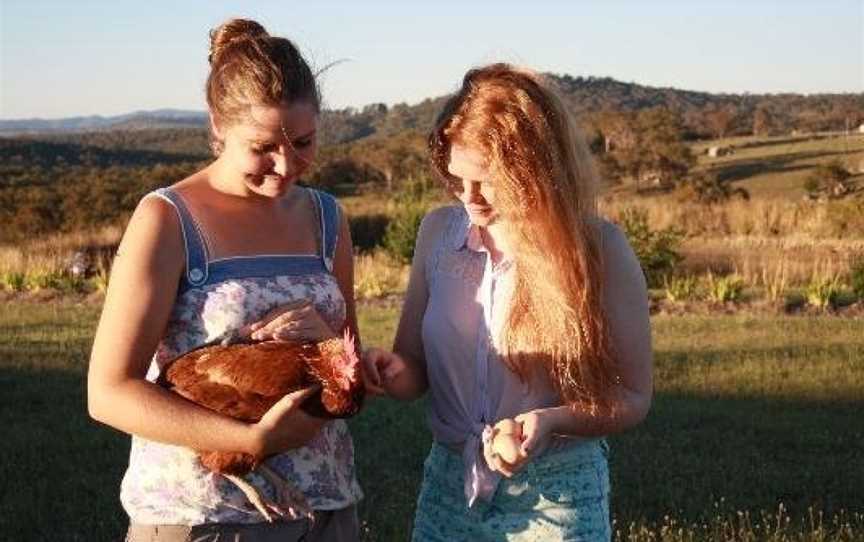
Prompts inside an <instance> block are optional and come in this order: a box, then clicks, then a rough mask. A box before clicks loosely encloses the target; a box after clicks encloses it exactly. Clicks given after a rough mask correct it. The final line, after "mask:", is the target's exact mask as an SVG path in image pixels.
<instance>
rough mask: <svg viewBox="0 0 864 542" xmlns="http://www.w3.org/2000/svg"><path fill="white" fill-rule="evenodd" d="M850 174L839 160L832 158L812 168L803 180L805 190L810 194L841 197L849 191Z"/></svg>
mask: <svg viewBox="0 0 864 542" xmlns="http://www.w3.org/2000/svg"><path fill="white" fill-rule="evenodd" d="M851 176H852V175H851V174H850V173H849V172H848V171H846V168H845V167H844V166H843V163H842V162H840V160H833V161H831V162H829V163H827V164H821V165H819V166H817V167H816V169H814V170H813V173H811V174H810V176H809V177H808V178H807V180H806V181H805V190H807V192H808V193H809V194H810V195H811V196H817V195H819V194H820V193H824V194H825V195H826V196H828V197H829V198H842V197H844V196H846V195H848V194H849V193H850V192H851V188H852V186H851V185H850V183H849V177H851Z"/></svg>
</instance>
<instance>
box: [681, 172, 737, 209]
mask: <svg viewBox="0 0 864 542" xmlns="http://www.w3.org/2000/svg"><path fill="white" fill-rule="evenodd" d="M678 195H679V199H680V200H682V201H695V202H697V203H702V204H704V205H713V204H716V203H724V202H727V201H729V200H730V199H732V197H734V196H737V197H740V198H741V199H742V200H744V201H749V200H750V193H749V192H748V191H747V190H746V189H744V188H741V187H737V188H732V186H731V185H730V183H729V182H725V181H721V180H720V177H718V176H717V174H716V173H698V174H695V175H692V176H690V177H689V178H688V179H687V180H686V181H685V182H684V183H682V186H681V188H680V189H679V191H678Z"/></svg>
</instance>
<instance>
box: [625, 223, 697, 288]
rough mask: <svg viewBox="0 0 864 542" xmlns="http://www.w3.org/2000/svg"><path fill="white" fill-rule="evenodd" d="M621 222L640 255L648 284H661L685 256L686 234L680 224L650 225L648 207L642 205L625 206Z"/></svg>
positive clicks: (638, 255)
mask: <svg viewBox="0 0 864 542" xmlns="http://www.w3.org/2000/svg"><path fill="white" fill-rule="evenodd" d="M620 226H621V229H623V230H624V234H625V235H626V236H627V239H628V240H629V241H630V245H631V246H632V247H633V251H634V252H635V253H636V257H637V258H639V264H640V265H641V266H642V272H643V273H645V280H646V281H647V282H648V286H649V287H652V288H656V287H658V286H660V285H661V284H662V280H663V277H664V276H666V275H667V274H668V273H670V272H671V271H672V269H674V267H675V266H676V265H678V263H679V262H680V261H681V259H682V256H681V254H679V252H678V249H679V247H680V245H681V241H682V240H683V238H684V234H683V233H682V232H681V231H680V230H678V229H676V228H666V229H663V230H652V229H651V227H650V226H649V225H648V211H646V210H645V209H641V208H638V207H628V208H627V209H624V211H623V212H622V213H621V217H620Z"/></svg>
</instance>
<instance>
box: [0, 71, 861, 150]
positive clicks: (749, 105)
mask: <svg viewBox="0 0 864 542" xmlns="http://www.w3.org/2000/svg"><path fill="white" fill-rule="evenodd" d="M547 76H548V77H549V78H550V79H552V80H553V81H555V83H556V84H557V85H558V87H559V88H560V90H561V93H562V94H563V96H564V98H565V100H566V101H567V103H568V104H569V105H570V106H571V108H572V109H573V111H574V112H576V113H577V114H579V115H580V116H581V117H583V118H585V117H590V116H591V115H594V114H597V113H600V112H602V111H607V110H611V111H637V110H641V109H647V108H652V107H661V108H664V109H668V110H670V111H673V112H675V113H676V114H678V115H680V116H681V117H682V119H683V122H684V124H685V126H686V128H687V129H688V131H689V135H690V136H691V137H703V138H704V137H708V136H709V135H710V134H709V132H710V129H709V128H708V127H707V125H706V119H705V118H703V117H704V115H705V114H708V113H711V112H717V111H725V112H727V113H729V114H730V115H731V116H732V118H731V119H730V122H731V128H732V131H731V132H730V133H731V134H735V133H738V134H739V135H743V134H748V133H750V129H751V128H752V117H753V115H754V114H756V112H757V111H758V110H761V111H762V112H763V113H765V114H766V115H768V116H770V118H771V119H772V122H773V123H774V124H775V125H777V127H776V128H777V130H778V131H781V132H783V131H787V130H791V129H799V130H806V131H823V130H832V129H833V130H840V129H844V128H845V127H846V124H847V123H852V124H853V125H855V126H857V124H858V123H860V122H861V121H864V94H851V93H849V94H813V95H801V94H747V93H743V94H712V93H708V92H696V91H689V90H681V89H675V88H659V87H651V86H646V85H640V84H637V83H628V82H623V81H618V80H615V79H612V78H609V77H581V76H580V77H573V76H570V75H556V74H547ZM444 99H445V97H442V96H439V97H434V98H427V99H425V100H423V101H421V102H420V103H417V104H414V105H408V104H404V103H400V104H396V105H393V106H389V107H388V106H387V105H385V104H370V105H367V106H365V107H363V108H345V109H338V110H327V111H325V112H324V113H323V115H322V123H321V135H322V143H324V144H337V143H346V142H351V141H356V140H359V139H363V138H367V137H370V136H376V135H377V136H385V137H386V136H391V135H394V134H398V133H400V132H403V131H406V130H416V131H421V132H425V131H428V130H429V128H430V127H431V126H432V123H433V122H434V119H435V115H436V114H437V112H438V111H439V110H440V107H441V105H442V103H443V101H444ZM206 123H207V115H206V113H204V112H203V111H185V110H175V109H163V110H156V111H138V112H134V113H129V114H126V115H118V116H113V117H100V116H91V117H74V118H68V119H54V120H44V119H19V120H0V135H5V136H12V135H23V134H57V133H69V132H98V131H106V130H111V131H114V130H127V131H147V130H164V129H168V128H191V129H195V130H204V129H206Z"/></svg>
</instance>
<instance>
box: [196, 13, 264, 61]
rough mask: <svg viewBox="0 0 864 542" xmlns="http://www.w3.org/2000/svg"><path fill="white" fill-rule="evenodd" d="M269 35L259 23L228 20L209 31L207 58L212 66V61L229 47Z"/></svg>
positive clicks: (246, 20) (247, 20) (244, 20)
mask: <svg viewBox="0 0 864 542" xmlns="http://www.w3.org/2000/svg"><path fill="white" fill-rule="evenodd" d="M269 35H270V34H268V33H267V30H265V29H264V27H263V26H261V25H260V24H259V23H257V22H255V21H252V20H250V19H230V20H228V21H225V22H224V23H222V24H221V25H220V26H219V27H218V28H215V29H213V30H211V31H210V52H209V54H208V56H207V60H208V62H210V65H211V66H212V65H213V63H214V61H215V60H216V59H217V58H218V57H219V55H221V54H222V53H223V52H224V51H225V50H226V49H228V48H229V47H230V46H231V45H233V44H235V43H238V42H241V41H244V40H251V39H255V38H265V37H268V36H269Z"/></svg>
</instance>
